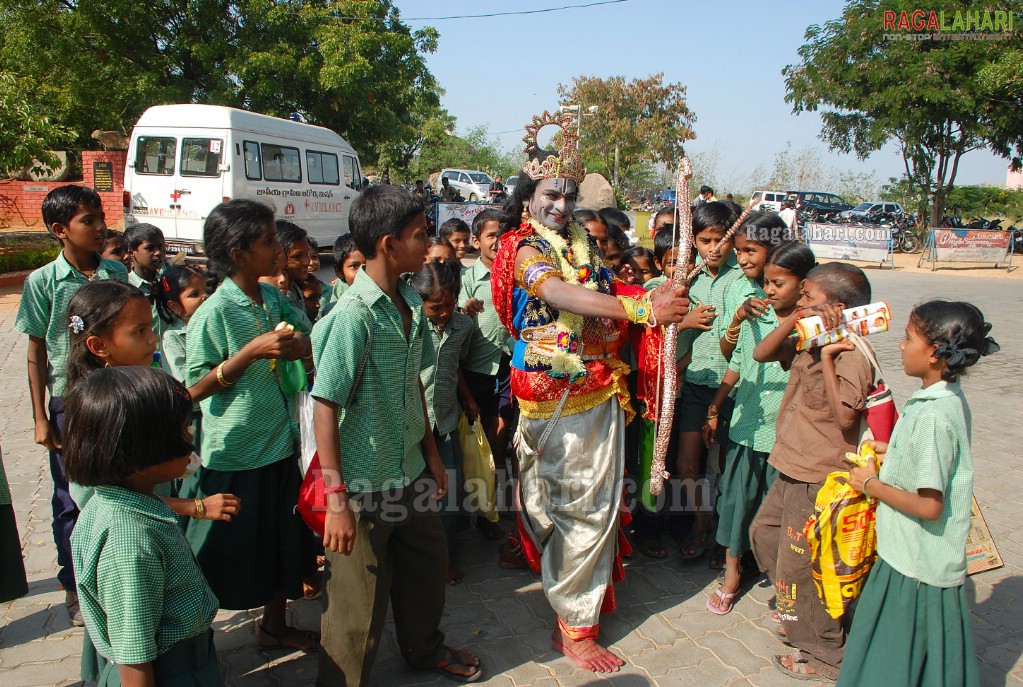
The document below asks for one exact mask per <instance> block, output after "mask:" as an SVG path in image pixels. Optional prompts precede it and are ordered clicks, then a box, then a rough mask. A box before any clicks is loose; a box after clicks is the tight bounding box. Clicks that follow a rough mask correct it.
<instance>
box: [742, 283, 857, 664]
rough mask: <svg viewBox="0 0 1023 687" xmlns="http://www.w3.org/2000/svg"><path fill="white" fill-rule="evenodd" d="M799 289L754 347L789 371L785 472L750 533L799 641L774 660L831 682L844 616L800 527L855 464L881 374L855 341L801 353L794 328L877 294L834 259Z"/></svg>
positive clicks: (782, 432)
mask: <svg viewBox="0 0 1023 687" xmlns="http://www.w3.org/2000/svg"><path fill="white" fill-rule="evenodd" d="M802 293H803V297H802V300H801V301H800V308H799V309H797V310H796V311H795V312H793V313H792V315H790V316H789V317H787V318H785V320H783V321H782V322H781V324H780V325H779V326H778V328H777V329H776V330H774V331H773V332H771V333H770V334H768V335H767V336H766V337H765V338H764V340H763V341H761V342H760V344H759V345H757V347H756V350H755V351H754V353H753V357H754V359H756V360H757V361H759V362H768V361H774V360H778V361H781V362H782V363H783V364H784V365H786V366H789V365H791V374H790V376H789V383H788V386H787V387H786V389H785V396H784V397H783V398H782V403H781V409H780V410H779V411H778V421H777V430H776V434H777V439H776V440H775V444H774V448H773V449H772V451H771V457H770V459H769V461H768V462H769V463H770V464H771V465H772V466H774V467H775V468H777V469H778V471H779V472H780V473H781V474H780V475H779V476H778V479H777V480H776V481H775V483H774V485H773V486H772V487H771V489H770V491H769V492H768V493H767V496H766V497H765V498H764V502H763V504H762V505H761V506H760V510H759V511H758V512H757V515H756V518H755V519H754V520H753V524H752V525H751V526H750V542H751V543H752V547H753V553H754V555H755V556H756V559H757V563H758V565H759V566H760V569H761V571H763V572H766V573H767V574H768V576H769V577H770V578H771V579H772V580H773V582H774V585H775V588H776V591H777V600H778V601H777V607H778V611H777V613H778V616H779V617H780V619H781V624H782V628H783V632H784V634H785V636H786V637H787V638H788V641H789V643H790V644H791V645H792V646H794V647H795V648H797V649H798V650H799V651H797V652H794V653H792V654H788V655H784V656H775V658H774V662H775V664H776V667H777V668H778V669H779V670H781V671H782V672H783V673H786V674H788V675H790V676H793V677H797V678H800V679H820V680H822V681H834V680H835V679H836V678H837V677H838V671H839V667H840V665H841V663H842V654H843V653H844V651H845V639H846V636H845V625H844V624H843V622H842V619H841V618H840V619H838V620H835V619H833V618H832V617H831V616H830V615H828V613H827V611H826V610H825V608H824V604H823V603H822V602H821V600H820V598H819V597H818V596H817V590H816V587H815V586H814V582H813V577H812V574H811V560H810V549H809V546H807V544H806V538H805V537H804V536H803V527H804V525H805V524H806V520H807V518H809V517H810V515H811V514H812V513H813V509H814V502H815V501H816V499H817V492H818V491H820V489H821V487H822V486H823V485H824V480H825V479H826V478H827V476H828V473H830V472H832V471H835V470H847V469H848V465H847V464H846V463H845V454H846V452H849V451H851V452H855V451H856V449H857V444H858V442H859V439H860V424H861V422H860V421H861V419H862V415H863V409H864V403H865V401H866V398H867V394H868V393H869V391H870V387H871V385H872V384H873V380H874V373H873V370H872V368H871V364H870V362H869V361H868V360H867V359H866V357H865V356H864V355H863V354H862V353H860V352H859V351H858V350H856V348H855V346H853V344H852V342H850V341H841V342H839V343H835V344H829V345H827V346H824V347H822V348H813V349H810V350H807V351H802V352H798V353H797V352H796V348H795V345H796V344H795V339H794V338H791V337H790V336H789V335H790V334H791V333H792V331H793V329H794V328H795V322H796V320H797V319H799V318H800V317H807V316H809V315H811V314H814V315H819V316H820V317H821V318H822V319H823V320H824V325H825V327H826V328H828V329H832V328H834V327H835V326H836V325H837V324H838V323H839V322H840V321H841V319H842V310H843V309H845V308H852V307H856V306H860V305H866V304H867V303H869V302H870V282H869V281H868V280H867V276H866V275H865V274H864V273H863V271H862V270H861V269H859V268H858V267H854V266H853V265H847V264H844V263H829V264H826V265H820V266H819V267H815V268H814V269H813V270H811V271H810V273H809V274H808V275H807V276H806V279H805V280H804V281H803V285H802Z"/></svg>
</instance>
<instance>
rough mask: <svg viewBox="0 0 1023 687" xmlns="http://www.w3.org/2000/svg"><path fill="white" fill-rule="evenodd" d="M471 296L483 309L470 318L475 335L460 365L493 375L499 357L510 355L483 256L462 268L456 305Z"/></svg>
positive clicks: (505, 330)
mask: <svg viewBox="0 0 1023 687" xmlns="http://www.w3.org/2000/svg"><path fill="white" fill-rule="evenodd" d="M470 298H478V299H479V300H481V301H483V312H481V313H480V314H479V315H476V317H474V318H473V320H474V322H475V324H476V335H475V337H474V339H473V343H472V350H471V351H470V353H469V358H468V360H466V361H465V364H464V365H463V367H464V368H465V369H466V370H470V371H472V372H478V373H480V374H485V375H496V374H497V371H498V368H500V366H501V358H502V357H505V356H510V355H511V348H509V346H508V339H509V338H510V337H511V334H509V333H508V330H507V329H505V328H504V325H502V324H501V318H500V317H498V315H497V308H495V307H494V295H493V292H492V291H491V288H490V268H489V267H487V266H486V265H484V264H483V261H482V260H476V262H475V263H474V264H473V265H472V267H469V268H468V269H465V270H463V271H462V290H461V293H459V295H458V307H459V308H463V307H465V303H466V301H468V300H469V299H470Z"/></svg>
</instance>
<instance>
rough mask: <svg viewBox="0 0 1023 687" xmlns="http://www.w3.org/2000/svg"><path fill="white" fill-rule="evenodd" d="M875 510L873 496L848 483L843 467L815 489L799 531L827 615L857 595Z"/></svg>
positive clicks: (873, 549)
mask: <svg viewBox="0 0 1023 687" xmlns="http://www.w3.org/2000/svg"><path fill="white" fill-rule="evenodd" d="M876 511H877V502H876V501H874V500H873V499H869V498H867V496H865V495H864V494H861V493H860V492H858V491H856V490H855V489H853V488H852V487H851V486H849V473H848V472H832V473H831V474H829V475H828V478H827V480H825V482H824V486H823V487H821V490H820V491H819V492H817V501H816V503H815V504H814V514H813V515H811V516H810V519H809V520H807V521H806V527H805V528H804V529H803V534H804V535H806V541H807V543H808V544H809V546H810V556H811V557H812V559H813V564H812V565H813V581H814V586H816V587H817V595H818V596H820V598H821V601H822V602H823V603H824V607H825V609H827V611H828V615H830V616H831V617H832V618H836V619H837V618H841V617H842V616H843V615H844V614H845V612H846V611H847V610H848V608H849V606H850V605H851V604H852V602H853V601H854V600H855V599H856V597H858V596H859V595H860V592H861V591H862V590H863V584H864V583H865V582H866V581H867V574H868V573H869V572H870V568H871V566H873V565H874V561H875V560H876V558H877V534H876V532H875V531H874V518H875V514H876Z"/></svg>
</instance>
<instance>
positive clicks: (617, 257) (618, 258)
mask: <svg viewBox="0 0 1023 687" xmlns="http://www.w3.org/2000/svg"><path fill="white" fill-rule="evenodd" d="M629 245H630V244H629V237H628V236H626V235H625V232H624V231H622V230H621V229H620V228H619V227H618V226H617V225H614V224H609V225H608V227H607V248H605V249H604V250H603V251H601V257H602V258H604V262H606V263H607V264H608V265H609V266H610V267H611V269H612V270H613V271H614V273H615V275H619V276H620V273H621V271H622V264H623V263H622V254H623V253H624V252H625V251H627V250H628V249H629Z"/></svg>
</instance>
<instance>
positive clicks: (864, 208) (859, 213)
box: [839, 200, 906, 220]
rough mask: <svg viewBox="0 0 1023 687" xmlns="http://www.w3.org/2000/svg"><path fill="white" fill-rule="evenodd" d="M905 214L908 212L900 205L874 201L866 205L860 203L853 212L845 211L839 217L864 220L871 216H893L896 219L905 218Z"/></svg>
mask: <svg viewBox="0 0 1023 687" xmlns="http://www.w3.org/2000/svg"><path fill="white" fill-rule="evenodd" d="M905 214H906V211H905V210H903V209H902V206H901V205H899V204H898V203H886V202H884V201H881V200H872V201H868V202H866V203H860V204H859V205H857V206H856V207H854V208H853V209H852V210H843V211H842V212H840V213H839V217H843V218H845V219H855V220H863V219H866V218H867V217H868V216H871V215H874V216H877V215H893V216H896V217H904V216H905Z"/></svg>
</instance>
